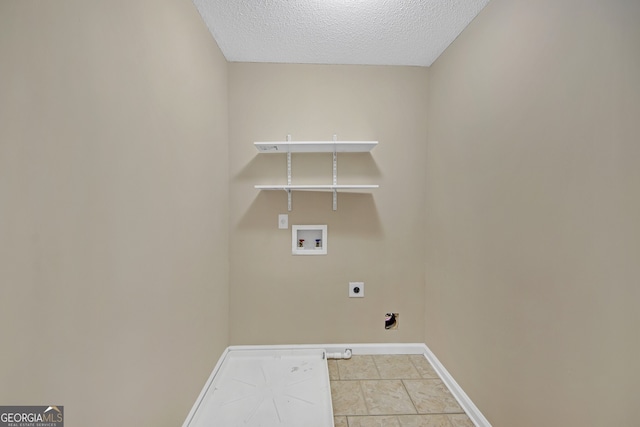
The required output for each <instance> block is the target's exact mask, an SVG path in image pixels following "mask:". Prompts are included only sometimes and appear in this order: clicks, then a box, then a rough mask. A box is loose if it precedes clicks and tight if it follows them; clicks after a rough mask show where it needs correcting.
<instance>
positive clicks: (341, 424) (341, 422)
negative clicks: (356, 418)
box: [333, 417, 349, 427]
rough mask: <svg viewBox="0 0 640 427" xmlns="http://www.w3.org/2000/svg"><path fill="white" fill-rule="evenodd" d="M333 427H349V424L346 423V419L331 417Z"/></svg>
mask: <svg viewBox="0 0 640 427" xmlns="http://www.w3.org/2000/svg"><path fill="white" fill-rule="evenodd" d="M333 426H334V427H349V423H347V417H333Z"/></svg>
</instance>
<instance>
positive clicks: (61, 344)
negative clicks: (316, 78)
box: [0, 0, 228, 426]
mask: <svg viewBox="0 0 640 427" xmlns="http://www.w3.org/2000/svg"><path fill="white" fill-rule="evenodd" d="M0 58H2V59H1V60H0V286H1V291H2V294H1V295H2V296H1V298H0V342H1V343H2V344H1V345H0V348H1V351H0V384H1V386H0V403H2V404H3V405H6V404H18V405H33V404H40V405H48V404H59V405H64V406H65V414H66V421H67V423H66V425H69V426H114V425H117V426H176V425H180V424H181V423H182V421H183V420H184V418H185V417H186V415H187V412H188V411H189V409H190V407H191V405H192V404H193V402H194V401H195V398H196V397H197V395H198V393H199V391H200V389H201V387H202V385H203V383H204V381H205V380H206V378H207V376H208V375H209V373H210V371H211V369H212V367H213V366H214V364H215V362H216V360H217V358H218V356H219V355H220V353H221V352H222V350H223V349H224V347H225V346H226V345H227V342H228V329H227V302H228V283H227V276H228V248H227V220H228V209H227V207H226V200H227V195H228V173H227V93H226V89H227V68H226V61H225V60H224V58H223V57H222V55H221V53H220V51H219V50H218V48H217V46H216V45H215V43H214V42H213V39H212V38H211V36H210V34H209V32H208V31H207V29H206V27H205V25H204V24H203V22H202V20H201V19H200V17H199V15H198V13H197V11H196V10H195V8H194V6H193V5H192V4H191V2H189V1H170V0H161V1H141V0H136V1H130V0H126V1H109V2H104V1H102V2H85V1H81V0H77V1H76V0H56V1H31V0H22V1H2V2H0Z"/></svg>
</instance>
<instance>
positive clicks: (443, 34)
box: [193, 0, 489, 66]
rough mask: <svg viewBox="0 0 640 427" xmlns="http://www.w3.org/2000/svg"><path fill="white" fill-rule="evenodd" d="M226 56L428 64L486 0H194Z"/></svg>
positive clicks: (257, 59)
mask: <svg viewBox="0 0 640 427" xmlns="http://www.w3.org/2000/svg"><path fill="white" fill-rule="evenodd" d="M193 2H194V4H195V5H196V7H197V8H198V10H199V11H200V15H202V18H203V19H204V21H205V23H206V24H207V27H208V28H209V30H210V31H211V34H213V37H214V38H215V40H216V42H217V43H218V46H219V47H220V49H221V50H222V53H223V54H224V56H225V57H226V58H227V60H228V61H231V62H279V63H301V64H369V65H417V66H429V65H431V64H432V63H433V61H435V60H436V58H437V57H438V56H439V55H440V54H441V53H442V52H443V51H444V50H445V49H446V48H447V46H449V44H450V43H451V42H452V41H453V40H454V39H455V38H456V37H457V36H458V34H460V33H461V32H462V30H464V28H465V27H466V26H467V25H468V24H469V23H470V22H471V20H473V18H474V17H475V16H476V15H477V14H478V13H479V12H480V11H481V10H482V8H483V7H484V6H485V5H486V4H487V3H488V2H489V0H448V1H447V0H193Z"/></svg>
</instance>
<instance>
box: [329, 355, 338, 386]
mask: <svg viewBox="0 0 640 427" xmlns="http://www.w3.org/2000/svg"><path fill="white" fill-rule="evenodd" d="M327 366H328V367H329V380H331V381H335V380H339V379H340V375H338V362H337V361H336V360H327Z"/></svg>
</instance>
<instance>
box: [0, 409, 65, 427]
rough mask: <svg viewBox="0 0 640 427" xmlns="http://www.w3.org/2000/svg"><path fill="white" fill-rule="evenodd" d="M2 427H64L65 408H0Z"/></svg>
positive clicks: (0, 424)
mask: <svg viewBox="0 0 640 427" xmlns="http://www.w3.org/2000/svg"><path fill="white" fill-rule="evenodd" d="M0 427H64V406H60V405H57V406H0Z"/></svg>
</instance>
